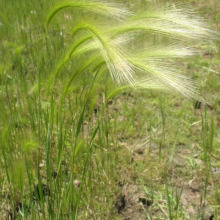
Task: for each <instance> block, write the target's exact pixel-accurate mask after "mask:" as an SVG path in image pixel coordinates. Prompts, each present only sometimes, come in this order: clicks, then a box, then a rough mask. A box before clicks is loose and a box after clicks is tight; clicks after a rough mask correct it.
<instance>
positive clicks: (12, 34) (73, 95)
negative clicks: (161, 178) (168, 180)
mask: <svg viewBox="0 0 220 220" xmlns="http://www.w3.org/2000/svg"><path fill="white" fill-rule="evenodd" d="M51 5H52V6H53V7H54V8H53V9H52V10H51V11H50V12H49V14H48V16H47V22H46V27H47V31H45V24H44V23H43V22H42V21H43V20H44V21H45V19H44V18H45V17H44V15H45V11H47V10H48V8H49V7H51ZM0 6H1V7H2V8H5V11H4V12H1V13H0V18H1V20H0V22H1V24H2V25H0V31H1V33H2V34H0V39H1V41H2V42H3V43H2V44H1V45H0V46H1V53H0V56H1V58H2V59H1V61H0V101H1V102H0V113H1V114H0V144H1V150H0V165H1V166H0V171H1V172H0V179H1V180H2V181H1V184H0V185H1V190H0V195H1V196H0V203H1V206H0V218H1V215H2V213H7V214H8V216H7V217H6V218H8V217H10V216H15V217H18V218H19V217H20V218H23V219H66V218H67V219H69V218H71V219H77V218H78V219H114V217H115V213H114V210H113V207H114V202H115V200H114V192H113V191H115V188H117V187H116V186H115V185H117V184H115V185H114V183H116V182H117V178H118V176H117V172H115V170H116V169H117V168H119V167H120V166H121V165H120V164H119V160H122V161H123V160H126V158H120V156H118V155H117V152H118V149H119V148H120V147H121V146H120V144H121V140H126V139H129V138H130V139H132V138H133V136H132V135H133V133H134V132H135V134H136V133H137V136H138V137H142V136H143V135H145V133H146V132H145V128H144V124H145V121H146V118H147V117H145V116H147V115H150V114H151V113H152V109H149V110H148V113H147V114H145V113H144V112H145V111H146V109H144V107H143V105H144V104H143V102H141V103H139V104H138V103H137V105H136V104H131V102H130V100H131V97H129V96H127V93H123V97H124V99H123V101H124V105H123V109H122V111H119V108H120V107H119V105H116V104H115V103H113V102H111V99H113V98H114V97H115V96H116V95H118V94H119V93H122V91H124V90H131V91H134V89H135V90H139V89H142V90H146V89H150V90H160V91H161V92H165V91H170V92H173V93H176V92H178V93H179V94H182V95H184V96H185V97H187V98H194V99H198V100H202V98H201V96H200V95H199V93H198V92H197V90H196V87H195V85H194V82H193V81H192V80H191V78H188V76H184V75H182V71H181V70H180V69H179V67H178V65H176V63H175V62H179V58H188V57H191V56H193V55H195V54H196V53H197V49H198V48H197V46H196V48H194V47H193V46H194V44H195V43H196V42H197V41H201V42H203V41H206V40H207V38H213V39H214V38H215V35H216V33H215V32H213V31H211V30H210V29H209V28H208V27H207V25H206V24H205V22H204V21H203V19H201V18H200V17H199V16H197V15H195V13H194V12H192V10H185V9H180V6H177V7H174V6H169V7H161V6H160V7H155V8H152V9H150V8H148V9H147V10H145V11H143V10H142V11H141V12H139V11H136V10H135V9H133V7H129V6H127V7H124V5H123V4H118V3H115V2H109V1H108V2H107V1H96V0H92V1H89V0H88V1H86V0H83V1H79V0H73V1H63V2H61V3H58V4H57V5H55V6H54V1H53V0H48V1H44V0H39V1H31V2H30V1H27V0H24V1H22V3H21V2H20V1H18V0H17V1H16V0H14V1H13V4H9V3H8V1H6V0H3V1H1V2H0ZM33 9H34V10H33ZM45 9H46V10H45ZM72 9H73V10H72ZM65 10H66V11H65ZM62 11H63V12H65V14H64V16H63V17H61V19H60V20H59V17H58V16H57V18H58V19H57V20H56V19H55V16H56V15H58V13H59V15H60V16H61V12H62ZM7 14H10V15H11V16H6V15H7ZM37 18H38V19H37ZM52 23H53V24H52ZM9 24H10V25H9ZM49 25H51V26H49ZM53 25H54V26H53ZM65 48H66V49H65ZM63 51H65V52H64V54H63V56H62V52H63ZM51 69H52V71H51ZM186 75H187V74H186ZM112 81H113V82H116V83H115V84H114V85H113V83H112ZM115 87H116V88H115ZM134 99H135V98H134ZM140 100H142V98H140V97H139V101H140ZM134 101H136V100H134ZM120 102H122V100H120ZM164 103H165V102H164ZM132 105H133V106H132ZM134 105H135V106H134ZM134 107H135V108H134ZM163 108H164V106H163V105H162V103H161V114H162V122H163V138H162V140H161V141H160V142H161V151H162V150H163V149H162V144H164V142H168V141H169V140H168V136H165V132H166V126H167V125H169V123H167V121H168V120H169V119H168V118H167V115H165V114H164V111H165V110H164V109H163ZM131 109H133V110H131ZM135 110H139V111H140V112H141V113H142V114H138V115H141V120H140V121H136V119H137V117H136V112H135ZM120 114H122V115H123V114H124V115H123V116H122V115H120ZM182 114H183V113H182V111H181V113H180V114H179V115H182ZM165 116H166V117H165ZM120 117H121V118H120ZM125 119H126V120H125ZM149 120H151V122H150V123H152V134H154V135H155V136H156V135H158V134H157V133H156V131H155V130H157V129H153V127H158V124H159V123H160V119H157V120H155V118H153V117H152V118H151V119H149ZM135 122H137V123H136V124H135ZM140 133H141V134H140ZM120 135H121V136H123V137H120V138H119V136H120ZM159 139H160V138H159ZM138 142H139V141H138ZM173 146H174V147H173V154H172V157H173V156H174V150H175V144H173ZM122 151H123V152H122V155H124V154H123V153H124V149H123V150H122ZM160 153H161V155H160V158H161V160H160V161H162V159H163V158H162V156H163V154H162V153H163V152H160ZM207 155H208V154H207ZM152 167H154V165H152ZM161 167H162V166H161ZM155 170H156V168H155ZM158 172H159V171H158ZM161 173H163V171H162V172H161ZM164 173H166V172H164ZM155 175H156V174H155ZM161 175H162V174H161ZM163 175H165V174H163ZM76 183H77V184H76ZM112 185H113V187H115V188H114V190H113V187H112ZM103 192H104V193H103ZM168 194H172V196H173V193H170V192H169V190H168ZM176 203H178V204H179V199H178V198H177V202H176ZM103 204H105V205H104V208H103ZM173 204H174V203H173ZM171 205H172V204H171ZM1 210H3V211H1ZM176 212H177V211H176ZM171 214H172V215H174V214H176V213H175V210H174V208H172V210H171Z"/></svg>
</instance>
